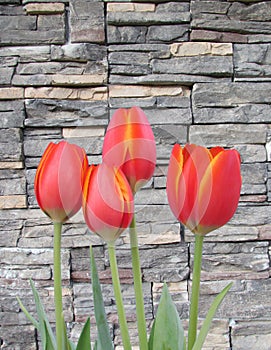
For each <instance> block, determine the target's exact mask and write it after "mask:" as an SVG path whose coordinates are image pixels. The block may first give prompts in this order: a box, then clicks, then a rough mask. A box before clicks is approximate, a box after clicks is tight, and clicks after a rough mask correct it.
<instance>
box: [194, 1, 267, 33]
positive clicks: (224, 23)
mask: <svg viewBox="0 0 271 350" xmlns="http://www.w3.org/2000/svg"><path fill="white" fill-rule="evenodd" d="M217 5H218V6H217ZM191 12H192V27H193V28H197V29H207V30H217V31H223V30H225V28H227V31H228V32H237V33H265V34H270V33H271V26H270V22H269V21H270V18H271V7H270V3H269V2H265V3H263V5H262V4H254V5H251V6H246V5H245V4H241V3H233V4H229V3H217V2H214V1H200V2H199V1H192V2H191Z"/></svg>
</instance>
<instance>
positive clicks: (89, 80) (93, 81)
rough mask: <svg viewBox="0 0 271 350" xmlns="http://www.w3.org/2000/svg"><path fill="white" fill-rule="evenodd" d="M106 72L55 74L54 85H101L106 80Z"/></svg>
mask: <svg viewBox="0 0 271 350" xmlns="http://www.w3.org/2000/svg"><path fill="white" fill-rule="evenodd" d="M106 78H107V76H106V74H84V75H79V74H71V75H63V74H55V75H53V77H52V85H60V86H71V85H72V86H91V85H101V84H104V83H105V82H106Z"/></svg>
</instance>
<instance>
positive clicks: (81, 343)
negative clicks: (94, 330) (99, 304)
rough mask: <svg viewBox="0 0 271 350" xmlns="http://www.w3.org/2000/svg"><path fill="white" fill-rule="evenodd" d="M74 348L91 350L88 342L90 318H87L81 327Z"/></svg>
mask: <svg viewBox="0 0 271 350" xmlns="http://www.w3.org/2000/svg"><path fill="white" fill-rule="evenodd" d="M76 350H91V343H90V319H89V318H88V319H87V321H86V323H85V325H84V328H83V329H82V332H81V335H80V338H79V340H78V344H77V347H76Z"/></svg>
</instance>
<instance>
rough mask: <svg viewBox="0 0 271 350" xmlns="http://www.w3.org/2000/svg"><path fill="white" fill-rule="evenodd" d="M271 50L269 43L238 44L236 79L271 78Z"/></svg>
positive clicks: (235, 62) (235, 68)
mask: <svg viewBox="0 0 271 350" xmlns="http://www.w3.org/2000/svg"><path fill="white" fill-rule="evenodd" d="M270 64H271V50H270V45H268V44H254V45H236V46H235V49H234V71H235V77H236V78H235V79H236V81H238V80H257V81H264V80H270V79H271V78H270V77H271V70H270Z"/></svg>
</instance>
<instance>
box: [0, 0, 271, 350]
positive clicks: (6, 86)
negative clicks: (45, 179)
mask: <svg viewBox="0 0 271 350" xmlns="http://www.w3.org/2000/svg"><path fill="white" fill-rule="evenodd" d="M134 105H137V106H140V107H141V108H143V110H144V111H145V113H146V115H147V117H148V119H149V121H150V123H151V125H152V127H153V131H154V134H155V138H156V143H157V153H158V161H157V167H156V171H155V175H154V177H153V179H152V180H151V181H150V182H149V183H148V185H147V186H146V187H145V188H144V189H143V190H141V191H140V192H139V193H138V195H137V196H136V216H137V221H138V231H139V241H140V255H141V259H142V278H143V289H144V297H145V308H146V317H147V323H148V325H150V324H151V322H152V320H153V317H154V315H155V311H156V308H157V304H158V301H159V297H160V293H161V288H162V286H163V282H164V281H166V282H167V283H168V285H169V289H170V291H171V293H172V296H173V299H174V301H175V302H176V305H177V308H178V311H179V314H180V316H181V318H182V320H183V322H184V326H185V328H186V327H187V318H188V311H189V296H190V288H191V278H192V271H191V267H192V262H193V250H194V237H193V235H192V234H191V233H189V232H188V231H186V230H184V229H183V227H181V226H180V224H179V223H178V222H177V221H176V219H175V218H174V217H173V215H172V213H171V212H170V209H169V207H168V204H167V199H166V191H165V185H166V172H167V164H168V161H169V156H170V152H171V149H172V146H173V144H174V143H176V142H178V143H180V144H182V145H183V144H185V143H187V142H193V143H198V144H202V145H204V146H207V147H211V146H215V145H220V146H223V147H227V148H228V147H235V148H236V149H237V150H238V151H239V152H240V154H241V159H242V177H243V185H242V191H241V199H240V204H239V207H238V209H237V212H236V214H235V216H234V217H233V218H232V220H231V221H230V222H229V223H228V224H227V225H226V226H224V227H222V228H220V229H218V230H217V231H214V232H213V233H210V234H209V235H207V236H206V239H205V245H204V252H203V266H202V269H203V271H202V295H201V300H200V316H201V317H204V316H205V314H206V312H207V309H208V307H209V305H210V303H211V301H212V300H213V298H214V296H215V295H216V294H217V293H218V292H219V291H220V290H222V288H223V287H224V286H225V285H226V284H228V283H229V281H233V282H234V284H233V287H232V288H231V290H230V292H229V294H228V296H227V297H226V299H225V301H224V302H223V304H222V305H221V307H220V309H219V311H218V313H217V315H216V320H215V322H214V323H213V326H212V330H211V332H210V335H209V336H208V339H207V341H206V343H205V346H204V350H211V349H212V350H214V349H216V350H218V349H221V350H222V349H232V350H247V349H253V350H254V349H259V350H270V349H271V280H270V238H271V203H270V201H271V167H270V160H271V131H270V125H271V2H270V1H259V0H243V1H242V0H240V1H234V0H231V1H230V0H228V1H226V0H209V1H205V0H203V1H200V0H191V1H185V0H184V1H164V0H150V1H147V0H140V1H134V2H133V1H128V0H127V1H125V0H118V1H114V0H107V1H98V0H0V128H1V132H0V208H1V211H0V325H1V328H0V339H1V340H0V343H1V349H5V350H6V349H9V350H37V349H40V347H39V338H38V335H37V333H36V331H35V330H34V329H33V327H32V326H31V325H30V323H29V321H28V320H27V319H26V317H25V316H24V314H23V312H22V311H21V310H20V308H19V305H18V302H17V300H16V296H19V297H20V298H21V299H22V301H23V302H24V304H25V305H26V307H27V308H28V309H29V310H30V311H33V312H34V303H33V297H32V292H31V289H30V285H29V279H30V278H32V279H33V281H34V283H35V285H36V287H37V289H38V290H39V292H40V294H41V298H42V300H43V302H44V304H45V308H46V310H47V311H48V313H49V316H50V319H51V320H53V318H54V306H53V305H54V304H53V273H52V266H53V250H52V245H53V230H52V225H51V223H50V221H49V220H48V219H47V218H46V217H45V215H44V214H43V213H42V212H41V211H40V209H39V208H38V206H37V203H36V199H35V196H34V189H33V182H34V176H35V171H36V167H37V165H38V163H39V160H40V157H41V155H42V153H43V151H44V149H45V148H46V146H47V144H48V143H49V142H50V141H52V142H58V141H60V140H61V139H65V140H67V141H69V142H72V143H76V144H78V145H80V146H82V147H84V148H85V149H86V151H87V154H88V157H89V161H90V163H99V162H100V161H101V150H102V143H103V137H104V133H105V131H106V127H107V125H108V121H109V119H110V116H111V115H112V113H113V112H114V111H115V110H116V109H117V108H119V107H126V108H128V107H131V106H134ZM90 244H92V245H93V246H94V252H95V256H96V260H97V265H98V268H99V274H100V279H101V283H102V288H103V291H104V296H105V305H106V311H107V313H108V318H109V320H110V322H111V323H110V324H111V326H110V327H111V328H110V330H111V333H112V338H113V339H114V343H115V345H116V349H121V346H120V344H121V340H120V332H119V327H118V322H117V312H116V306H115V302H114V297H113V290H112V284H111V279H110V269H109V259H108V254H107V250H106V248H105V246H104V243H103V242H102V241H101V240H100V239H99V238H98V237H97V236H95V235H93V234H92V233H90V232H89V231H88V229H87V227H86V225H85V224H84V221H83V218H82V213H81V212H80V213H79V214H78V215H76V217H74V218H72V219H71V220H70V221H69V222H68V223H67V224H65V225H64V232H63V239H62V245H63V251H62V252H63V254H62V269H63V293H64V309H65V319H66V321H67V322H68V327H69V332H70V335H71V337H72V339H74V340H76V339H77V338H78V336H79V332H80V330H81V328H82V324H83V322H84V321H85V320H86V318H87V317H88V316H89V315H90V316H91V320H92V321H93V319H94V317H93V314H94V310H93V300H92V292H91V286H90V275H89V254H88V247H89V245H90ZM117 248H118V249H117V255H118V261H119V267H120V277H121V281H122V283H123V295H124V303H125V308H126V310H127V314H128V319H129V328H130V330H131V335H132V341H133V344H134V345H136V344H137V334H136V317H135V302H134V294H133V282H132V270H131V262H130V252H129V242H128V237H127V234H124V235H122V237H121V238H120V239H119V240H118V247H117ZM92 338H93V339H95V330H94V327H93V330H92ZM135 348H136V347H135Z"/></svg>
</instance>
